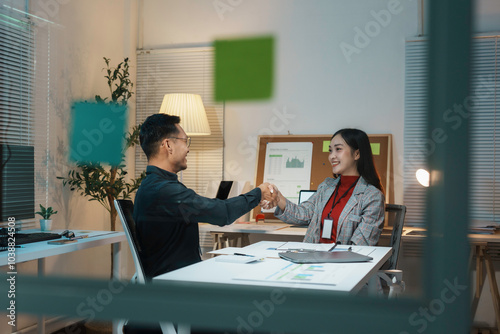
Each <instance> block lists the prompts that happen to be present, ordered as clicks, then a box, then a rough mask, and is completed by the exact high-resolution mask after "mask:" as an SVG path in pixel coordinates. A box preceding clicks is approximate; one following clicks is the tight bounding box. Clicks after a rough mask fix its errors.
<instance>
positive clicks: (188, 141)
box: [168, 137, 191, 147]
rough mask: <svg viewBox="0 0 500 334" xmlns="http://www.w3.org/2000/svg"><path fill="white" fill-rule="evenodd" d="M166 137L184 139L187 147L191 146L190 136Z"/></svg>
mask: <svg viewBox="0 0 500 334" xmlns="http://www.w3.org/2000/svg"><path fill="white" fill-rule="evenodd" d="M168 138H173V139H180V140H184V141H185V142H186V145H187V147H189V146H191V137H187V138H179V137H168Z"/></svg>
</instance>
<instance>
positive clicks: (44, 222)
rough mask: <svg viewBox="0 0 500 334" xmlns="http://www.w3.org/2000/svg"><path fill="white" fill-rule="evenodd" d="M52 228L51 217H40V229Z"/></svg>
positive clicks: (47, 229) (48, 229)
mask: <svg viewBox="0 0 500 334" xmlns="http://www.w3.org/2000/svg"><path fill="white" fill-rule="evenodd" d="M51 228H52V219H40V231H50V230H51Z"/></svg>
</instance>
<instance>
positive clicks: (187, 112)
mask: <svg viewBox="0 0 500 334" xmlns="http://www.w3.org/2000/svg"><path fill="white" fill-rule="evenodd" d="M159 113H160V114H169V115H175V116H179V117H180V118H181V123H180V126H181V127H182V128H183V129H184V131H185V132H186V134H187V135H188V136H203V135H209V134H210V125H209V124H208V118H207V113H206V112H205V107H204V106H203V101H202V100H201V96H200V95H197V94H180V93H179V94H166V95H165V96H164V97H163V102H162V103H161V107H160V112H159Z"/></svg>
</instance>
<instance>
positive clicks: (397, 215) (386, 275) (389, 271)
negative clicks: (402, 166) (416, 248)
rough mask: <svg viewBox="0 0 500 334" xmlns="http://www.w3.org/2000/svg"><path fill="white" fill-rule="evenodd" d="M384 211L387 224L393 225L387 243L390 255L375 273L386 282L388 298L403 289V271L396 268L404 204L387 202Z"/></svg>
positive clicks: (403, 217) (404, 213) (404, 210)
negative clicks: (388, 243)
mask: <svg viewBox="0 0 500 334" xmlns="http://www.w3.org/2000/svg"><path fill="white" fill-rule="evenodd" d="M385 211H386V212H387V213H388V219H389V225H392V226H393V228H392V233H391V242H390V245H389V246H390V247H392V255H391V257H390V258H389V259H388V260H387V262H386V263H384V265H383V266H382V268H381V269H380V270H379V271H378V273H377V274H378V276H379V277H380V278H381V279H382V280H383V281H384V282H385V283H387V286H388V288H389V292H388V295H389V298H393V297H396V296H397V295H398V294H399V293H401V292H403V291H404V289H405V283H404V282H403V271H402V270H398V269H396V268H397V265H398V256H399V248H400V246H401V235H402V234H403V225H404V220H405V215H406V206H404V205H396V204H387V205H386V206H385Z"/></svg>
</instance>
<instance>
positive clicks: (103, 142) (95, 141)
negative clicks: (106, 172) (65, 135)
mask: <svg viewBox="0 0 500 334" xmlns="http://www.w3.org/2000/svg"><path fill="white" fill-rule="evenodd" d="M71 112H72V126H71V132H70V139H69V141H70V151H69V158H70V160H71V161H73V162H82V163H89V162H93V163H106V164H110V165H112V166H116V165H119V164H120V162H121V160H122V151H123V147H124V144H125V141H124V134H125V120H126V119H127V106H124V105H118V104H110V103H89V102H75V103H73V105H72V107H71Z"/></svg>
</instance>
